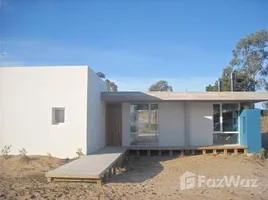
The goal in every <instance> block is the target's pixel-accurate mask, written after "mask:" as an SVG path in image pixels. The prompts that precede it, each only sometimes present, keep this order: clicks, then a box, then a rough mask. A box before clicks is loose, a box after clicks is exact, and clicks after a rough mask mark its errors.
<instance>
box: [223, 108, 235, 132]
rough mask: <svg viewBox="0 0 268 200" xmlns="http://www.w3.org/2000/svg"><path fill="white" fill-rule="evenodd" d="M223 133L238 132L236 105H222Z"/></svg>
mask: <svg viewBox="0 0 268 200" xmlns="http://www.w3.org/2000/svg"><path fill="white" fill-rule="evenodd" d="M222 121H223V124H222V126H223V132H228V131H238V104H222Z"/></svg>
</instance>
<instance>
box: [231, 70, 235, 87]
mask: <svg viewBox="0 0 268 200" xmlns="http://www.w3.org/2000/svg"><path fill="white" fill-rule="evenodd" d="M230 81H231V92H233V91H234V87H235V73H234V72H232V73H231V77H230Z"/></svg>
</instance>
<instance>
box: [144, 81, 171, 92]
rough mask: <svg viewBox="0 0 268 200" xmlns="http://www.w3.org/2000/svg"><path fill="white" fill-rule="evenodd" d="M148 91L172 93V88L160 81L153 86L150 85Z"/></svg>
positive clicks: (165, 82)
mask: <svg viewBox="0 0 268 200" xmlns="http://www.w3.org/2000/svg"><path fill="white" fill-rule="evenodd" d="M149 91H170V92H172V91H173V88H172V86H170V85H168V82H167V81H164V80H160V81H158V82H156V83H155V84H153V85H151V86H150V88H149Z"/></svg>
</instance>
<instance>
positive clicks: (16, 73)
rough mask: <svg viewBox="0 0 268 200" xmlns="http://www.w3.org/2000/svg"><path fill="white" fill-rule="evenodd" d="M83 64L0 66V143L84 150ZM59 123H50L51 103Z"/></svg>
mask: <svg viewBox="0 0 268 200" xmlns="http://www.w3.org/2000/svg"><path fill="white" fill-rule="evenodd" d="M87 72H88V67H87V66H68V67H1V68H0V75H1V91H0V94H1V100H0V103H1V107H0V108H1V110H0V119H1V126H0V130H1V132H0V138H1V143H0V148H3V146H4V145H12V154H18V151H19V150H20V149H22V148H25V149H26V150H27V151H28V154H39V155H45V154H47V153H51V154H52V156H56V157H61V158H66V157H70V158H71V157H74V156H76V150H77V149H78V148H83V150H84V151H85V150H86V131H87V126H86V121H87V95H88V94H87V85H88V84H87V75H88V73H87ZM53 107H64V108H65V123H63V124H59V125H52V108H53Z"/></svg>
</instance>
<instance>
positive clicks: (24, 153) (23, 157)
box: [19, 148, 30, 163]
mask: <svg viewBox="0 0 268 200" xmlns="http://www.w3.org/2000/svg"><path fill="white" fill-rule="evenodd" d="M27 153H28V152H27V151H26V149H25V148H22V149H21V150H19V154H20V156H21V161H23V162H27V163H28V162H29V161H30V158H29V157H28V156H27Z"/></svg>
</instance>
